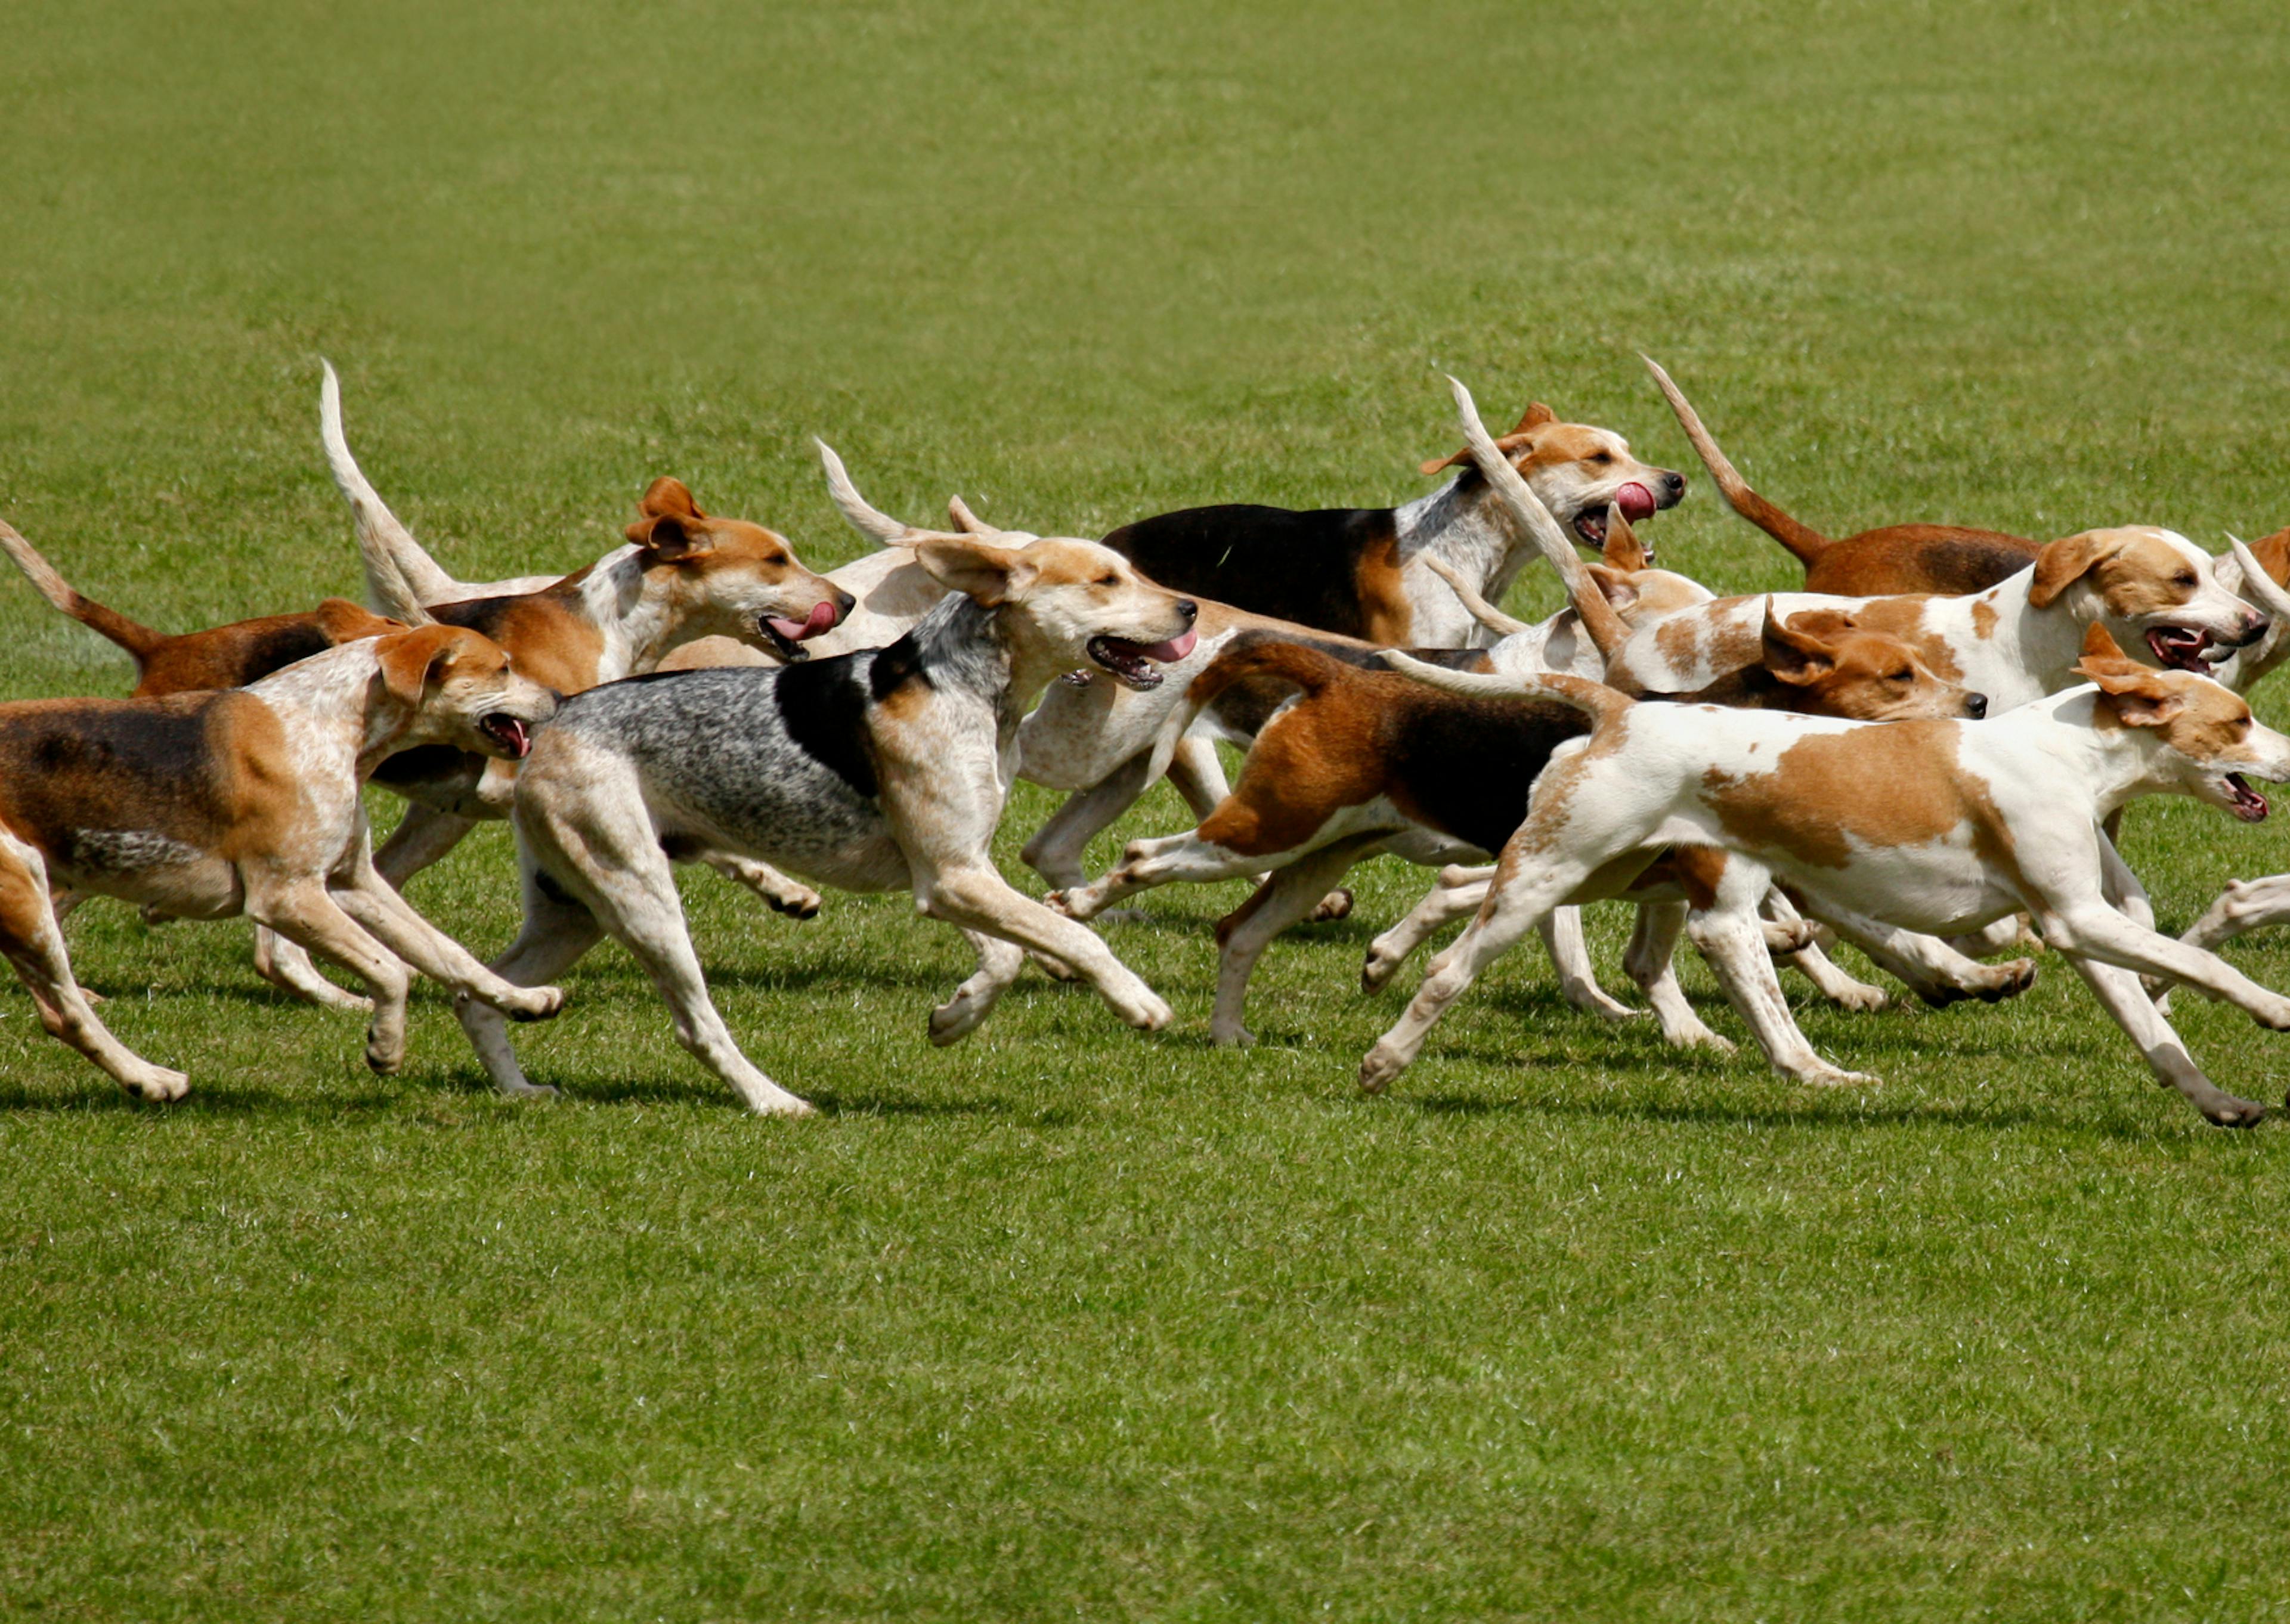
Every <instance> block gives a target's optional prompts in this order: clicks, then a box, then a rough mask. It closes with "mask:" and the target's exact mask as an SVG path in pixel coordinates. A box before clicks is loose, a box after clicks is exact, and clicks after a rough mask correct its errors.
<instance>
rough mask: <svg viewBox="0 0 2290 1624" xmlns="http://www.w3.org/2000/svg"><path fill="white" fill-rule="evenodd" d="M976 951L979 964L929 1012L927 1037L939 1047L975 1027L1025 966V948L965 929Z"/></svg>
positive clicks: (1000, 999) (966, 1033)
mask: <svg viewBox="0 0 2290 1624" xmlns="http://www.w3.org/2000/svg"><path fill="white" fill-rule="evenodd" d="M962 933H963V935H964V936H965V937H966V938H968V939H969V941H970V945H971V947H972V948H975V949H976V950H977V953H978V968H977V970H976V971H974V972H973V973H972V975H971V977H970V979H969V980H966V981H965V982H964V983H963V984H962V985H961V986H959V987H957V988H955V989H954V996H952V997H950V998H949V999H948V1000H947V1001H946V1002H945V1003H944V1004H940V1005H939V1006H938V1007H937V1008H936V1009H934V1010H933V1011H932V1012H931V1017H930V1040H931V1042H933V1043H934V1044H938V1045H939V1046H940V1047H941V1048H943V1047H945V1046H946V1045H947V1044H956V1043H960V1042H961V1041H962V1040H963V1039H964V1038H965V1037H967V1036H970V1035H971V1033H973V1031H975V1030H977V1028H978V1023H979V1022H980V1021H981V1020H985V1019H986V1017H987V1014H988V1012H990V1011H991V1010H992V1009H993V1008H994V1006H995V1005H996V1004H999V1003H1000V1002H1001V1001H1002V995H1003V994H1004V993H1005V992H1008V991H1009V990H1010V984H1011V983H1012V982H1013V981H1015V980H1017V979H1018V972H1020V971H1021V970H1023V969H1024V968H1025V967H1026V955H1025V953H1024V951H1023V950H1022V949H1021V948H1017V947H1015V946H1013V945H1012V944H1011V943H1009V942H1006V941H1004V940H1001V938H999V937H997V936H989V935H988V934H987V933H986V932H983V931H968V930H966V931H964V932H962Z"/></svg>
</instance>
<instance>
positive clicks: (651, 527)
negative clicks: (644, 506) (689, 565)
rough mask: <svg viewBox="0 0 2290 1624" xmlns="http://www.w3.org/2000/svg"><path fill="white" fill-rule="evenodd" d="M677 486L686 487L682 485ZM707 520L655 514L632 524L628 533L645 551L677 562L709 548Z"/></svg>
mask: <svg viewBox="0 0 2290 1624" xmlns="http://www.w3.org/2000/svg"><path fill="white" fill-rule="evenodd" d="M669 483H673V482H669ZM677 489H678V490H682V489H683V487H682V486H681V485H678V486H677ZM704 523H705V521H704V520H702V519H701V518H700V516H698V515H697V514H693V515H685V514H680V513H655V514H653V515H651V516H647V517H645V518H641V519H638V520H637V522H636V523H635V524H631V525H629V528H628V532H627V534H628V538H629V540H631V541H633V542H635V543H636V544H637V546H638V547H640V548H644V549H645V551H646V552H648V553H650V554H652V555H653V556H655V557H657V558H659V559H661V561H662V562H664V563H668V564H674V563H675V562H676V561H677V559H679V558H689V557H691V556H692V555H693V554H694V553H704V552H706V551H707V550H708V532H707V531H705V530H704V529H702V528H701V525H702V524H704Z"/></svg>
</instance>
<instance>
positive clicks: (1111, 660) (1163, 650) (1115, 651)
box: [1089, 631, 1200, 688]
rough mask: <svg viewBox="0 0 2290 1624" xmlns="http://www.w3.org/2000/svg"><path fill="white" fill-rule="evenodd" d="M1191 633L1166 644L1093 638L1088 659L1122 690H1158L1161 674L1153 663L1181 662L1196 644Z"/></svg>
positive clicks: (1195, 637)
mask: <svg viewBox="0 0 2290 1624" xmlns="http://www.w3.org/2000/svg"><path fill="white" fill-rule="evenodd" d="M1199 641H1200V638H1199V636H1197V634H1195V633H1193V632H1189V631H1187V632H1181V633H1179V634H1178V635H1177V636H1173V637H1172V638H1170V639H1169V640H1168V641H1167V642H1166V643H1132V642H1130V641H1129V640H1128V639H1127V638H1126V637H1092V638H1091V639H1090V640H1089V657H1090V658H1091V659H1092V660H1095V661H1096V662H1097V663H1098V664H1099V665H1101V666H1103V667H1104V668H1106V669H1107V670H1109V671H1110V672H1112V673H1113V675H1114V676H1116V677H1117V678H1118V679H1119V680H1120V681H1121V682H1122V683H1123V684H1125V686H1128V687H1131V688H1157V687H1159V686H1160V685H1161V673H1160V671H1159V670H1158V669H1157V667H1156V666H1155V664H1154V662H1155V661H1157V660H1158V661H1162V662H1164V663H1165V662H1167V661H1170V660H1182V659H1183V658H1184V657H1185V656H1186V655H1188V654H1189V653H1191V652H1193V644H1196V643H1197V642H1199Z"/></svg>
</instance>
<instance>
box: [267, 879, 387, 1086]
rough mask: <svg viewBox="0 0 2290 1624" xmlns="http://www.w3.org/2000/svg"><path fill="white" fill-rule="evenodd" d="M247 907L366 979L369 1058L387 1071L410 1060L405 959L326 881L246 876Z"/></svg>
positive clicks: (284, 933) (276, 928)
mask: <svg viewBox="0 0 2290 1624" xmlns="http://www.w3.org/2000/svg"><path fill="white" fill-rule="evenodd" d="M244 877H245V882H246V912H247V914H248V916H249V917H251V918H252V919H253V920H254V922H255V923H256V924H267V925H268V926H269V927H270V928H271V929H272V930H274V931H276V932H278V933H279V934H280V935H281V936H284V938H286V940H289V941H292V942H296V943H299V944H300V946H302V947H305V948H309V949H310V951H311V952H313V953H319V954H324V956H326V957H328V958H330V959H332V960H333V961H334V963H336V964H340V966H341V967H342V968H343V969H345V970H347V971H348V972H350V973H351V974H352V975H355V976H356V977H357V978H358V979H359V980H362V981H364V983H365V984H366V990H367V991H368V992H369V993H371V994H372V996H373V1018H372V1020H371V1021H369V1022H368V1023H367V1026H366V1034H365V1063H366V1064H367V1065H368V1066H370V1067H372V1068H373V1069H374V1070H376V1071H378V1072H381V1073H383V1074H385V1075H386V1074H388V1073H389V1072H393V1071H396V1069H397V1068H399V1067H400V1066H402V1065H404V1063H405V994H406V987H407V980H408V978H407V975H406V970H405V966H404V964H402V963H401V962H400V961H399V959H398V957H397V956H396V954H394V953H392V952H391V951H390V950H389V949H388V948H385V947H384V946H382V944H381V943H380V942H378V941H376V940H374V939H373V938H372V937H371V936H369V935H367V934H366V932H364V930H363V929H361V928H360V927H359V925H358V924H357V922H356V920H354V919H352V918H351V917H350V916H348V914H346V913H344V912H343V911H342V910H341V909H340V908H339V907H337V906H336V905H335V902H334V900H333V898H332V896H331V895H329V894H328V893H327V891H326V887H325V885H324V884H323V883H322V882H321V881H319V880H317V879H316V878H314V877H311V876H308V875H290V876H272V875H267V874H262V873H260V872H258V873H252V874H246V875H245V876H244Z"/></svg>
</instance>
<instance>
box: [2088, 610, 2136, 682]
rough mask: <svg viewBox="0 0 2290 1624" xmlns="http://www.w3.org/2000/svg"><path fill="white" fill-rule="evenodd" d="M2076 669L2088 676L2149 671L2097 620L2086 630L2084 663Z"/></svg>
mask: <svg viewBox="0 0 2290 1624" xmlns="http://www.w3.org/2000/svg"><path fill="white" fill-rule="evenodd" d="M2076 669H2077V670H2078V671H2080V672H2082V673H2083V674H2084V675H2085V676H2090V675H2091V673H2092V672H2093V671H2094V670H2110V671H2134V672H2135V671H2144V670H2146V669H2147V668H2146V667H2145V666H2142V665H2141V664H2139V663H2138V662H2137V661H2136V660H2133V659H2132V658H2131V657H2130V656H2129V655H2128V654H2126V653H2125V652H2123V645H2122V644H2118V642H2116V640H2115V634H2114V633H2112V632H2110V631H2109V630H2108V629H2107V628H2106V627H2105V626H2103V625H2102V624H2101V623H2100V622H2098V621H2097V620H2094V621H2093V622H2092V623H2091V624H2090V625H2089V626H2086V627H2085V628H2084V632H2083V663H2082V664H2081V665H2078V667H2076ZM2094 680H2096V679H2095V678H2094Z"/></svg>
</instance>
